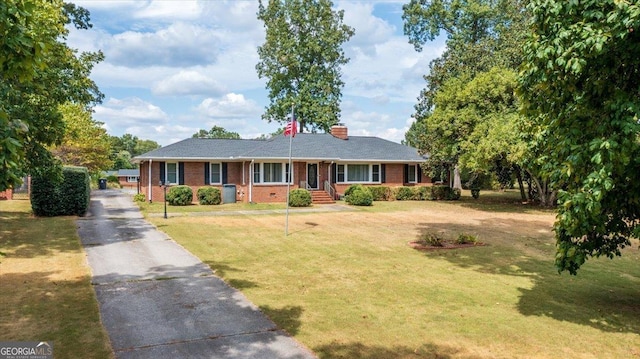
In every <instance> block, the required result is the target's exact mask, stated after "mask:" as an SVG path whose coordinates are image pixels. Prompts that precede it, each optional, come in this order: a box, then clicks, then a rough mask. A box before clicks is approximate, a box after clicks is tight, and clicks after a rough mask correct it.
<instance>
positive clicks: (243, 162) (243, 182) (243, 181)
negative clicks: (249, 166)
mask: <svg viewBox="0 0 640 359" xmlns="http://www.w3.org/2000/svg"><path fill="white" fill-rule="evenodd" d="M245 163H246V162H245V161H242V185H243V186H244V184H245V183H246V181H245V179H244V164H245Z"/></svg>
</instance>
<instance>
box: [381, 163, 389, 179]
mask: <svg viewBox="0 0 640 359" xmlns="http://www.w3.org/2000/svg"><path fill="white" fill-rule="evenodd" d="M380 182H382V183H386V182H387V166H386V165H385V164H384V163H383V164H381V165H380Z"/></svg>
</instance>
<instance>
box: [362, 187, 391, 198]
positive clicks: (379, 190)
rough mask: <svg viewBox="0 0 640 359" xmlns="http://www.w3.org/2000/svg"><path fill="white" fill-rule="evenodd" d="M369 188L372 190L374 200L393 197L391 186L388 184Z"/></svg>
mask: <svg viewBox="0 0 640 359" xmlns="http://www.w3.org/2000/svg"><path fill="white" fill-rule="evenodd" d="M367 188H369V191H371V195H372V196H373V200H374V201H388V200H390V199H391V195H392V194H391V188H389V187H387V186H371V187H367Z"/></svg>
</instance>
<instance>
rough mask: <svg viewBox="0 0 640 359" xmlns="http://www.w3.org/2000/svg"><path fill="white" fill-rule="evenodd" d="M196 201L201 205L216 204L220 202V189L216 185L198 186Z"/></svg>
mask: <svg viewBox="0 0 640 359" xmlns="http://www.w3.org/2000/svg"><path fill="white" fill-rule="evenodd" d="M196 196H197V197H198V203H200V204H201V205H218V204H220V203H222V194H221V192H220V189H218V188H216V187H200V188H198V193H197V195H196Z"/></svg>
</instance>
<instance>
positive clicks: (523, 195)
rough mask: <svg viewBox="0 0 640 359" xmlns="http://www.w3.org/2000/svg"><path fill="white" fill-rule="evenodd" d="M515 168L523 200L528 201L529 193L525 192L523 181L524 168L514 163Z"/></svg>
mask: <svg viewBox="0 0 640 359" xmlns="http://www.w3.org/2000/svg"><path fill="white" fill-rule="evenodd" d="M513 170H514V171H515V173H516V179H518V187H519V188H520V198H522V202H526V201H527V194H526V193H525V192H524V183H522V170H521V169H520V166H518V165H513Z"/></svg>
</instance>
